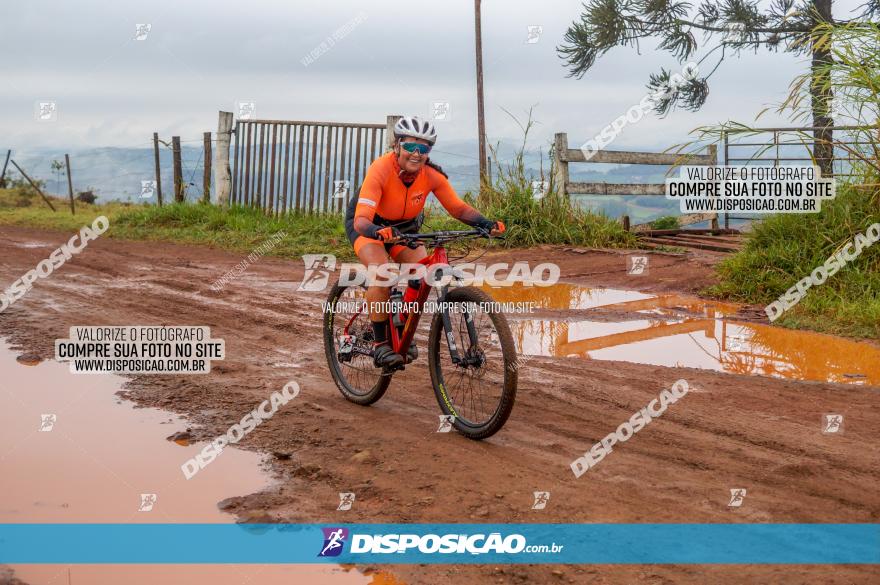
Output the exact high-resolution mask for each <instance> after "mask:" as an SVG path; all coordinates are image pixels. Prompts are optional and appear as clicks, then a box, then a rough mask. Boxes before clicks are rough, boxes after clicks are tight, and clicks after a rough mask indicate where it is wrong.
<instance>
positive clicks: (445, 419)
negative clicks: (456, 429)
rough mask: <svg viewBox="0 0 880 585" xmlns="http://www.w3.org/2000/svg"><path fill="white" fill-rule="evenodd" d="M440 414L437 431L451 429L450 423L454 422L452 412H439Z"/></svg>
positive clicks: (444, 431)
mask: <svg viewBox="0 0 880 585" xmlns="http://www.w3.org/2000/svg"><path fill="white" fill-rule="evenodd" d="M439 416H440V426H439V427H437V432H438V433H448V432H449V431H451V430H452V423H454V422H455V415H453V414H441V415H439Z"/></svg>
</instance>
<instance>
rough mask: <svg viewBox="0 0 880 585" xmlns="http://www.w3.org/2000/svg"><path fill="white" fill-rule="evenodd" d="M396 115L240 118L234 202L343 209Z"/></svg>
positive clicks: (273, 208)
mask: <svg viewBox="0 0 880 585" xmlns="http://www.w3.org/2000/svg"><path fill="white" fill-rule="evenodd" d="M398 118H399V116H388V117H387V118H386V121H385V123H384V124H352V123H340V122H316V121H311V122H307V121H293V120H238V121H237V122H236V123H235V129H234V130H233V131H232V134H233V135H234V138H235V139H234V145H233V148H232V203H233V204H239V205H251V206H255V207H259V208H261V209H263V210H265V211H266V212H267V213H271V214H276V215H277V214H281V213H287V212H290V211H305V212H309V213H312V212H327V211H340V210H342V209H344V207H345V205H346V204H347V203H348V200H349V199H350V198H351V197H352V196H353V195H354V191H355V190H356V189H357V187H358V185H360V182H361V181H362V180H363V177H364V175H365V174H366V171H367V168H368V167H369V166H370V163H372V162H373V160H375V159H376V158H377V157H379V156H381V155H382V154H383V153H384V152H385V151H386V150H387V149H388V148H390V147H391V141H393V136H394V134H393V127H394V124H395V122H397V119H398Z"/></svg>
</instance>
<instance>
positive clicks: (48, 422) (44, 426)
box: [40, 414, 58, 433]
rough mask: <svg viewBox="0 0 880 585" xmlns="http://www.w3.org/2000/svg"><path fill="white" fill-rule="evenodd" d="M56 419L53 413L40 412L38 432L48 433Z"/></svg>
mask: <svg viewBox="0 0 880 585" xmlns="http://www.w3.org/2000/svg"><path fill="white" fill-rule="evenodd" d="M56 420H58V417H57V416H55V415H54V414H41V415H40V432H41V433H48V432H49V431H51V430H52V429H53V428H54V427H55V421H56Z"/></svg>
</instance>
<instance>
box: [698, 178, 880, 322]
mask: <svg viewBox="0 0 880 585" xmlns="http://www.w3.org/2000/svg"><path fill="white" fill-rule="evenodd" d="M837 191H838V193H837V197H836V198H835V199H834V200H832V201H823V203H822V212H821V213H816V214H808V215H807V214H804V215H801V214H790V215H775V216H770V217H768V218H767V219H765V220H763V221H760V222H755V224H754V227H753V230H752V232H751V233H750V234H749V235H748V236H747V240H746V244H745V247H744V248H743V250H742V251H741V252H739V253H738V254H736V255H734V256H731V257H730V258H728V259H727V260H726V261H724V262H723V263H721V264H720V265H719V267H718V274H719V276H720V278H721V282H720V283H719V284H718V285H716V286H714V287H712V288H710V289H709V291H708V292H710V293H711V294H713V295H716V296H720V297H723V298H728V299H732V300H737V301H745V302H750V303H758V304H762V305H766V304H768V303H770V302H771V301H774V300H776V299H777V298H779V296H780V295H782V294H783V293H785V291H787V290H788V289H789V288H791V287H792V286H794V285H795V284H796V283H797V282H798V281H799V280H800V279H802V278H804V277H806V276H808V275H809V274H810V273H811V272H812V271H813V270H814V269H815V268H816V267H818V266H820V265H822V264H824V262H825V260H826V259H828V257H829V256H831V255H832V254H834V253H835V252H837V251H839V250H840V249H841V248H842V247H843V246H844V245H845V244H846V243H847V242H850V241H852V239H853V238H854V237H855V235H856V234H858V233H862V234H864V233H865V230H866V229H867V228H868V226H870V225H872V224H874V223H877V222H880V190H878V189H877V187H876V186H875V187H873V188H871V189H868V188H865V187H855V186H852V185H841V186H839V187H838V190H837ZM775 323H776V324H782V325H784V326H788V327H807V328H811V329H816V330H820V331H827V332H834V333H843V334H848V335H854V336H860V337H875V338H878V337H880V244H875V245H874V246H872V247H870V248H867V249H864V250H863V251H862V254H861V255H860V256H859V257H858V258H856V259H855V260H853V261H852V262H848V263H847V265H846V266H845V267H844V268H842V269H841V270H840V271H839V272H838V273H837V274H835V275H834V276H831V277H829V278H828V280H827V281H826V282H825V283H824V284H823V285H821V286H814V287H812V288H810V289H809V290H808V291H807V294H806V295H805V296H804V297H803V299H801V301H800V303H799V304H798V305H796V306H795V307H793V308H792V309H790V310H788V311H787V312H786V313H785V314H783V316H782V317H780V318H779V319H778V320H777V321H776V322H775Z"/></svg>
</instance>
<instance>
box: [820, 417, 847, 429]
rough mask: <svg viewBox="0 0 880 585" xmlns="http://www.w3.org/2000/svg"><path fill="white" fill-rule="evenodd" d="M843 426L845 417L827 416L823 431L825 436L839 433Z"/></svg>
mask: <svg viewBox="0 0 880 585" xmlns="http://www.w3.org/2000/svg"><path fill="white" fill-rule="evenodd" d="M842 426H843V415H842V414H826V415H825V429H824V430H823V431H822V433H823V434H828V433H839V432H840V429H841V427H842Z"/></svg>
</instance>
